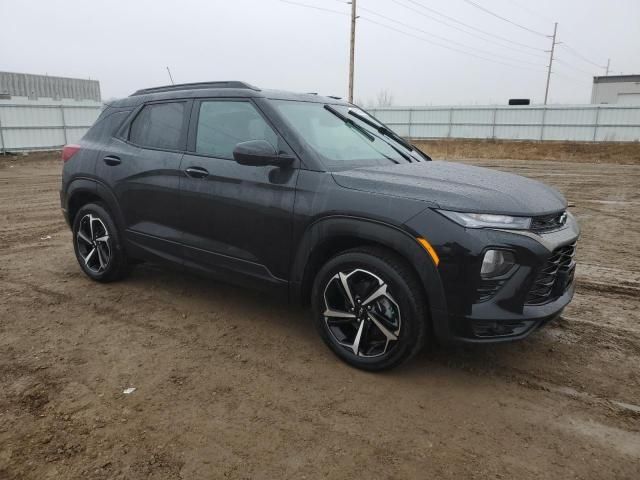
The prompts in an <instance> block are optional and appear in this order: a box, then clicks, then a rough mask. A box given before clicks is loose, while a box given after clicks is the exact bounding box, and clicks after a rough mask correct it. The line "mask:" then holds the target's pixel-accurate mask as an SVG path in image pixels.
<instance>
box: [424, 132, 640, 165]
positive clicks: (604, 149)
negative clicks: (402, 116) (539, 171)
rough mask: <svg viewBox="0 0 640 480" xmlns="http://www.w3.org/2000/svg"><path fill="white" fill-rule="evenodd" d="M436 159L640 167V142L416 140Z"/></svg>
mask: <svg viewBox="0 0 640 480" xmlns="http://www.w3.org/2000/svg"><path fill="white" fill-rule="evenodd" d="M413 143H415V144H416V145H418V146H420V147H421V148H422V149H423V150H424V151H425V152H429V154H430V155H432V156H433V157H434V158H449V159H478V158H483V159H492V158H510V159H516V160H551V161H562V162H581V163H583V162H594V163H598V162H603V163H617V164H636V165H638V164H640V142H561V141H544V142H535V141H530V140H517V141H515V140H476V139H463V138H452V139H447V138H442V139H430V140H420V139H415V140H414V141H413Z"/></svg>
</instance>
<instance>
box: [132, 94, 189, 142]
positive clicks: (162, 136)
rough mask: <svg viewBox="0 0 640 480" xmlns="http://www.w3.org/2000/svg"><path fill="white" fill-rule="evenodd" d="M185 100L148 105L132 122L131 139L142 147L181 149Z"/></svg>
mask: <svg viewBox="0 0 640 480" xmlns="http://www.w3.org/2000/svg"><path fill="white" fill-rule="evenodd" d="M184 109H185V103H184V102H172V103H152V104H150V105H146V106H145V107H144V108H143V109H142V110H141V111H140V113H138V115H137V116H136V118H135V120H134V121H133V123H132V124H131V130H130V131H129V140H130V141H131V142H132V143H135V144H136V145H140V146H142V147H153V148H163V149H167V150H178V149H180V147H181V145H180V138H181V133H182V125H183V120H184Z"/></svg>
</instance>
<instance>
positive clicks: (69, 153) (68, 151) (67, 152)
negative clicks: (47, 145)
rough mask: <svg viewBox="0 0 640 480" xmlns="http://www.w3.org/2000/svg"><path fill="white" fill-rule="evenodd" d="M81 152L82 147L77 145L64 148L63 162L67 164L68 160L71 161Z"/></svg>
mask: <svg viewBox="0 0 640 480" xmlns="http://www.w3.org/2000/svg"><path fill="white" fill-rule="evenodd" d="M79 151H80V145H75V144H71V145H65V146H64V148H63V149H62V161H63V162H66V161H67V160H70V159H71V157H73V156H74V155H75V154H76V153H78V152H79Z"/></svg>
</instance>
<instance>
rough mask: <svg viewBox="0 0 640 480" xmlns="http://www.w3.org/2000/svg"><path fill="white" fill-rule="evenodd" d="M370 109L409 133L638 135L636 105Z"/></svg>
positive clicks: (600, 138)
mask: <svg viewBox="0 0 640 480" xmlns="http://www.w3.org/2000/svg"><path fill="white" fill-rule="evenodd" d="M369 111H370V112H371V114H373V115H374V116H375V117H377V118H378V119H380V121H382V122H384V123H386V124H387V125H389V126H390V127H391V128H393V129H394V130H395V131H396V132H398V133H399V134H400V135H403V136H405V137H409V138H480V139H503V140H568V141H580V142H594V141H595V142H605V141H606V142H633V141H640V107H638V106H622V105H607V106H604V105H562V106H560V105H554V106H547V107H544V106H530V107H508V106H499V107H497V106H496V107H390V108H373V109H370V110H369Z"/></svg>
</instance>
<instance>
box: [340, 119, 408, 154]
mask: <svg viewBox="0 0 640 480" xmlns="http://www.w3.org/2000/svg"><path fill="white" fill-rule="evenodd" d="M349 115H352V116H354V117H356V118H357V119H358V120H360V121H361V122H362V123H366V124H367V125H369V126H370V127H371V128H375V129H376V130H377V131H378V132H380V133H381V134H382V135H384V136H385V137H389V138H392V139H393V140H395V141H396V142H397V143H399V144H400V145H402V146H403V147H404V148H406V149H407V150H409V151H410V152H413V147H412V146H411V144H409V143H407V141H406V140H404V139H403V138H402V137H400V136H398V135H396V134H395V133H393V132H392V131H391V130H389V129H388V128H387V127H384V126H382V125H378V124H376V123H375V122H372V121H371V120H369V119H368V118H367V117H365V116H363V115H360V114H359V113H358V112H354V111H353V110H351V109H349Z"/></svg>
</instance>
